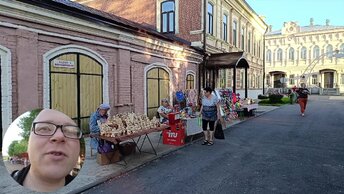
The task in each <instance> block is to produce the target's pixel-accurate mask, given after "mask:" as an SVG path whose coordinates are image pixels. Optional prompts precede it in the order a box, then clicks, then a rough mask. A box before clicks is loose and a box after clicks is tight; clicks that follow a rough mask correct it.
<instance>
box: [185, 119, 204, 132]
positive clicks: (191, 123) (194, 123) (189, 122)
mask: <svg viewBox="0 0 344 194" xmlns="http://www.w3.org/2000/svg"><path fill="white" fill-rule="evenodd" d="M183 121H184V122H186V123H185V124H186V135H187V136H189V135H195V134H198V133H202V132H203V130H202V127H201V126H199V125H198V118H185V119H183Z"/></svg>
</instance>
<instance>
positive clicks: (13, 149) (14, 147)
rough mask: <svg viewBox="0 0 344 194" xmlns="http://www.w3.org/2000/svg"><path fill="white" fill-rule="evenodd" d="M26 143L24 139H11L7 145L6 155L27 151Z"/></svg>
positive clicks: (15, 154)
mask: <svg viewBox="0 0 344 194" xmlns="http://www.w3.org/2000/svg"><path fill="white" fill-rule="evenodd" d="M27 144H28V142H27V141H26V140H24V139H23V140H21V141H13V142H12V143H11V144H10V146H9V147H8V155H9V156H19V155H20V154H22V153H25V152H27Z"/></svg>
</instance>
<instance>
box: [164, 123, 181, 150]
mask: <svg viewBox="0 0 344 194" xmlns="http://www.w3.org/2000/svg"><path fill="white" fill-rule="evenodd" d="M162 136H163V139H162V142H163V144H168V145H175V146H181V145H184V143H185V142H184V140H185V128H184V126H183V125H182V123H178V124H176V125H170V128H169V129H165V130H164V131H163V132H162Z"/></svg>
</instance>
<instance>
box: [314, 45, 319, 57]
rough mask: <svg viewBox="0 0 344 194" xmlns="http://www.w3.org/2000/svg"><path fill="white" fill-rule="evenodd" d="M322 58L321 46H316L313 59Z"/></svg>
mask: <svg viewBox="0 0 344 194" xmlns="http://www.w3.org/2000/svg"><path fill="white" fill-rule="evenodd" d="M319 56H320V48H319V46H317V45H316V46H314V48H313V59H316V58H318V57H319Z"/></svg>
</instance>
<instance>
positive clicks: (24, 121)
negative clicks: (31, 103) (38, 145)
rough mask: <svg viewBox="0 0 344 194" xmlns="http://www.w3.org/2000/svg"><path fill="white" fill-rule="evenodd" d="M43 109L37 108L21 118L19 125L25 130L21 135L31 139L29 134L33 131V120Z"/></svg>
mask: <svg viewBox="0 0 344 194" xmlns="http://www.w3.org/2000/svg"><path fill="white" fill-rule="evenodd" d="M41 110H42V109H35V110H32V111H30V113H29V115H28V116H26V117H23V118H21V119H20V121H19V124H18V127H19V128H21V129H22V130H23V132H22V133H20V135H21V136H22V137H23V138H24V140H26V142H28V141H29V136H30V132H31V127H32V122H33V120H34V119H35V118H36V117H37V115H38V113H39V112H41Z"/></svg>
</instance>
